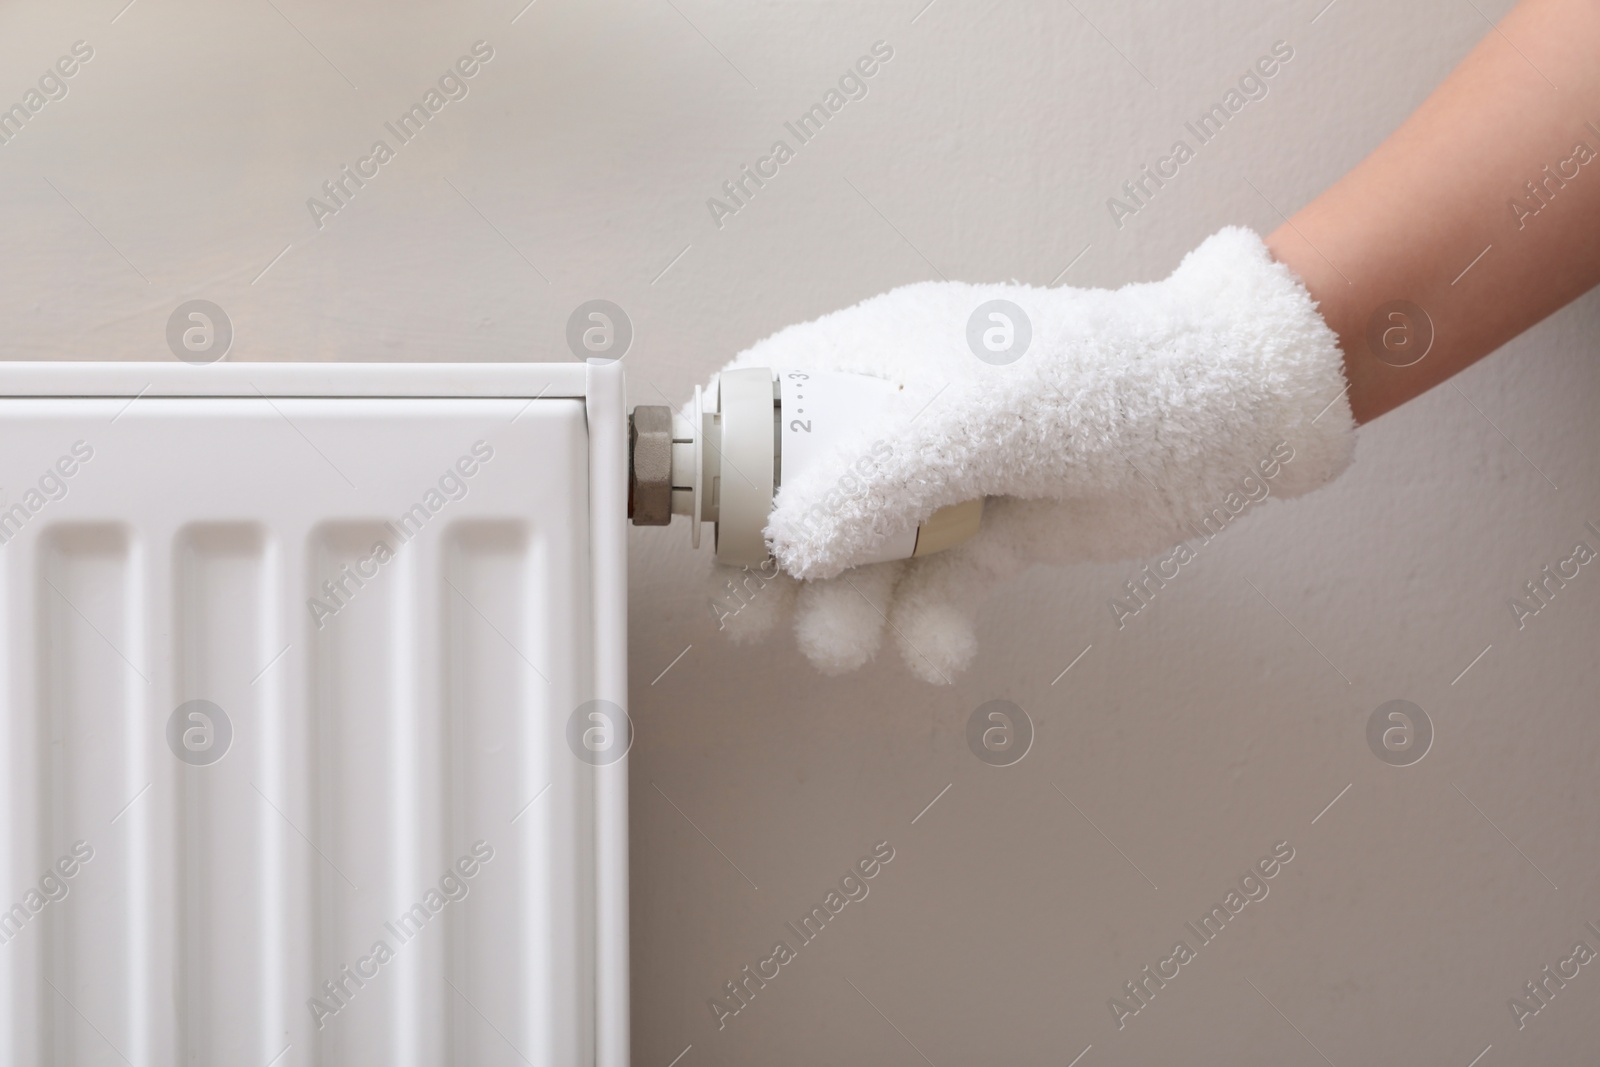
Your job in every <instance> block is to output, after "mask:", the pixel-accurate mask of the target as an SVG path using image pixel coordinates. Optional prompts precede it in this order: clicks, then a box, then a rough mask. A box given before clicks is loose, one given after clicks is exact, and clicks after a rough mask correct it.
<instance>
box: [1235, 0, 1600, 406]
mask: <svg viewBox="0 0 1600 1067" xmlns="http://www.w3.org/2000/svg"><path fill="white" fill-rule="evenodd" d="M1596 57H1600V4H1596V3H1594V2H1592V0H1523V2H1522V3H1521V4H1519V5H1518V6H1517V7H1516V8H1515V9H1513V10H1512V12H1511V13H1510V14H1509V15H1507V16H1506V18H1505V20H1504V21H1503V22H1501V24H1500V25H1499V26H1498V27H1497V28H1496V29H1495V30H1494V31H1493V32H1491V33H1489V34H1488V35H1487V36H1485V37H1484V39H1483V40H1482V41H1480V42H1479V43H1478V45H1477V46H1476V47H1475V48H1474V49H1473V50H1472V52H1471V53H1470V54H1469V55H1468V56H1467V58H1466V59H1464V60H1463V61H1462V62H1461V64H1460V65H1459V66H1458V67H1457V68H1456V69H1455V70H1454V71H1453V72H1452V73H1451V74H1450V76H1449V77H1448V78H1446V79H1445V81H1444V82H1443V83H1442V84H1441V85H1440V86H1439V87H1438V88H1437V89H1436V90H1434V92H1433V93H1432V94H1431V95H1430V96H1429V97H1428V98H1427V100H1425V101H1424V102H1423V103H1422V106H1421V107H1419V108H1417V110H1416V111H1415V112H1414V113H1413V114H1412V115H1411V116H1410V117H1409V118H1407V119H1406V121H1405V122H1404V123H1402V124H1401V126H1400V128H1399V129H1397V130H1396V131H1395V132H1394V133H1393V134H1391V135H1390V136H1389V137H1388V138H1387V139H1386V140H1385V141H1384V142H1383V143H1382V144H1380V145H1379V146H1378V147H1377V149H1375V150H1374V151H1373V152H1372V154H1371V155H1369V156H1368V157H1367V158H1366V159H1365V160H1363V161H1362V162H1361V163H1360V164H1358V165H1357V166H1356V167H1355V168H1354V169H1353V170H1351V171H1350V172H1349V173H1348V174H1346V175H1345V176H1344V177H1343V178H1341V179H1340V180H1339V181H1338V182H1336V183H1335V184H1334V185H1333V186H1332V187H1331V188H1329V189H1328V190H1327V191H1326V192H1324V193H1322V194H1321V195H1320V196H1318V197H1317V198H1316V199H1315V200H1313V201H1312V202H1311V203H1310V204H1308V205H1307V206H1306V207H1304V208H1303V209H1301V210H1300V211H1299V212H1297V213H1295V215H1294V216H1293V217H1292V218H1290V219H1289V220H1288V221H1287V222H1286V223H1285V224H1284V225H1282V226H1280V227H1278V229H1277V230H1275V231H1273V233H1272V234H1270V235H1269V236H1268V237H1267V239H1266V242H1267V247H1268V248H1269V249H1271V251H1272V253H1273V255H1274V257H1275V258H1277V259H1278V261H1279V262H1282V263H1284V264H1286V265H1288V267H1289V268H1290V269H1291V270H1293V271H1294V272H1295V274H1296V275H1298V276H1299V278H1300V280H1301V281H1302V282H1303V283H1304V284H1305V286H1306V288H1307V289H1308V290H1309V291H1310V293H1311V296H1312V298H1313V299H1315V300H1316V301H1317V304H1318V310H1320V311H1321V312H1322V316H1323V318H1324V319H1325V320H1326V321H1327V323H1328V325H1329V326H1330V327H1331V328H1332V329H1333V331H1334V333H1335V334H1337V335H1338V337H1339V343H1340V347H1341V348H1342V349H1343V351H1344V357H1345V358H1344V371H1345V377H1346V379H1347V380H1348V381H1349V384H1350V394H1349V399H1350V407H1351V411H1352V413H1353V414H1354V416H1355V420H1356V422H1357V423H1365V422H1370V421H1371V420H1373V419H1375V418H1377V417H1378V416H1379V415H1382V414H1383V413H1385V412H1387V411H1390V410H1392V409H1394V408H1395V407H1398V406H1399V405H1401V404H1403V403H1405V402H1406V401H1407V400H1410V399H1412V398H1413V397H1415V396H1418V395H1419V394H1421V393H1423V392H1426V391H1427V390H1428V389H1431V388H1433V387H1434V386H1435V385H1438V384H1440V383H1441V382H1443V381H1445V380H1446V379H1448V378H1450V377H1451V376H1452V375H1454V374H1456V373H1457V372H1459V371H1461V370H1463V369H1465V368H1466V367H1468V366H1470V365H1471V364H1472V363H1474V362H1476V361H1477V360H1479V359H1482V358H1483V357H1484V356H1486V355H1488V354H1489V353H1490V352H1493V351H1494V350H1495V349H1496V348H1499V347H1500V346H1501V345H1503V344H1504V343H1506V342H1507V341H1509V340H1510V339H1511V338H1513V337H1515V336H1517V335H1518V334H1520V333H1522V332H1523V331H1524V330H1526V329H1528V328H1529V327H1530V326H1532V325H1534V324H1535V323H1537V322H1538V321H1540V320H1541V319H1543V318H1544V317H1545V316H1547V315H1549V314H1551V313H1552V312H1554V311H1556V310H1557V309H1559V308H1561V307H1563V306H1564V305H1566V304H1568V303H1570V302H1571V301H1572V300H1574V299H1576V298H1577V297H1579V296H1581V295H1582V294H1583V293H1585V292H1587V291H1588V290H1590V289H1592V288H1593V287H1594V286H1595V285H1597V284H1600V60H1597V58H1596ZM1579 145H1582V146H1585V147H1586V149H1587V151H1586V152H1583V151H1578V150H1577V148H1578V146H1579ZM1580 156H1584V157H1586V160H1585V161H1584V162H1579V161H1578V157H1580ZM1546 168H1548V169H1546ZM1530 182H1531V183H1532V184H1533V186H1534V188H1535V189H1536V190H1538V198H1537V199H1536V198H1535V194H1534V193H1532V192H1530V191H1529V186H1528V184H1527V183H1530ZM1513 204H1521V205H1522V206H1523V210H1522V211H1517V210H1515V209H1514V208H1513V207H1512V205H1513ZM1486 249H1487V251H1485V250H1486ZM1480 254H1481V256H1482V258H1481V259H1477V258H1476V257H1478V256H1480ZM1475 259H1476V262H1474V260H1475ZM1469 264H1470V269H1468V267H1469ZM1396 300H1406V301H1410V302H1411V303H1413V304H1415V305H1417V306H1418V307H1420V308H1421V309H1422V310H1423V311H1424V312H1426V314H1427V316H1428V319H1429V320H1431V323H1432V331H1433V336H1432V346H1431V349H1430V350H1429V351H1428V354H1427V356H1426V357H1425V358H1423V359H1422V360H1421V361H1420V362H1418V363H1416V364H1414V365H1411V366H1406V367H1396V366H1393V365H1392V363H1393V362H1395V361H1396V359H1395V356H1394V355H1393V354H1391V355H1390V357H1389V359H1388V360H1387V361H1386V360H1385V359H1384V358H1380V355H1381V354H1380V353H1374V352H1373V351H1372V350H1371V348H1370V346H1369V343H1368V328H1369V324H1370V323H1371V321H1372V319H1373V316H1374V314H1375V313H1378V312H1379V310H1380V309H1381V308H1382V307H1383V306H1384V305H1385V304H1388V303H1390V302H1392V301H1396ZM1387 325H1389V323H1385V326H1387ZM1393 325H1394V326H1395V327H1397V329H1398V330H1399V331H1402V332H1397V333H1395V334H1393V335H1392V336H1394V337H1395V339H1396V341H1397V343H1399V344H1401V345H1403V344H1405V343H1411V342H1414V341H1415V340H1416V339H1417V336H1418V335H1413V336H1412V337H1410V338H1407V337H1405V336H1404V333H1403V331H1405V330H1408V329H1412V330H1419V331H1420V330H1423V329H1425V328H1426V327H1425V325H1424V324H1423V323H1411V322H1406V321H1404V320H1403V319H1395V320H1393ZM1380 334H1381V330H1380Z"/></svg>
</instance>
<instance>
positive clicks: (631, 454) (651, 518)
mask: <svg viewBox="0 0 1600 1067" xmlns="http://www.w3.org/2000/svg"><path fill="white" fill-rule="evenodd" d="M628 514H629V515H630V516H632V518H633V524H634V525H635V526H667V525H669V524H670V523H671V522H672V409H671V408H669V407H667V406H666V405H664V404H640V405H639V406H638V407H636V408H634V409H633V413H632V414H631V415H629V416H628Z"/></svg>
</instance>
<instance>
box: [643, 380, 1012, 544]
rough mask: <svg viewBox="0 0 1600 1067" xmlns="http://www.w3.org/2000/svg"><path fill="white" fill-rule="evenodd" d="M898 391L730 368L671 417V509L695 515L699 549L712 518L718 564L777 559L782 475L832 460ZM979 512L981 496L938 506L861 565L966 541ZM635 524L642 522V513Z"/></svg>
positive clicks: (867, 456)
mask: <svg viewBox="0 0 1600 1067" xmlns="http://www.w3.org/2000/svg"><path fill="white" fill-rule="evenodd" d="M896 391H897V387H896V386H895V385H894V383H892V382H888V381H885V380H884V379H882V378H873V377H869V376H866V375H859V374H841V373H838V372H834V371H790V370H781V369H780V370H773V369H771V368H767V367H746V368H740V369H738V370H731V371H724V372H723V373H722V374H721V375H720V376H719V377H718V379H717V381H716V382H714V383H713V384H712V386H711V388H710V390H709V391H708V392H704V393H702V392H701V390H700V389H699V388H696V389H695V393H694V400H693V402H692V404H691V405H690V407H689V408H688V410H687V411H685V412H683V413H680V414H673V415H672V417H671V423H672V431H671V455H672V460H671V498H672V503H671V514H673V515H687V516H689V520H690V530H691V537H692V539H693V543H694V545H695V547H697V548H698V547H699V544H700V526H701V524H702V523H706V522H710V523H713V524H715V527H716V534H715V538H716V540H715V544H716V553H717V560H718V562H721V563H724V564H729V565H732V566H759V565H760V564H762V563H764V562H765V561H766V560H767V559H768V558H769V556H770V552H769V551H768V549H767V543H766V538H765V536H764V534H763V531H764V530H765V529H766V526H767V518H768V516H770V515H771V513H772V506H773V501H774V499H775V498H776V496H777V492H778V489H779V488H780V487H781V486H782V485H783V483H784V480H785V479H792V478H794V477H796V476H797V475H798V474H799V473H800V472H801V471H803V470H805V469H807V468H808V467H810V466H811V465H812V464H814V463H816V462H817V461H819V460H820V459H822V458H823V457H825V456H827V455H828V454H829V453H830V452H832V451H833V449H834V447H835V445H836V444H837V443H838V442H839V441H840V440H842V439H844V438H845V437H846V436H847V435H851V434H853V433H854V432H855V431H856V429H857V427H859V426H861V425H863V424H870V423H872V422H874V421H876V420H878V419H880V418H881V416H882V415H883V413H884V411H885V410H886V409H887V408H888V406H889V404H890V402H891V401H892V400H893V398H894V395H895V393H896ZM640 410H641V409H635V412H636V419H637V413H638V412H639V411H640ZM664 414H665V412H664V411H663V412H662V415H663V416H664ZM663 421H664V419H663ZM662 436H663V437H664V436H665V435H662ZM888 448H889V444H888V443H887V442H878V443H877V444H876V445H874V446H869V447H868V449H867V451H866V452H865V453H864V454H863V456H862V462H863V463H867V464H870V463H872V462H873V459H874V456H875V455H877V450H887V449H888ZM663 518H665V516H663ZM982 518H983V501H982V500H969V501H967V502H965V503H962V504H954V505H951V506H950V507H946V508H941V509H939V510H938V511H936V512H934V514H933V515H932V516H931V517H929V519H928V520H927V521H926V522H924V523H923V524H922V525H921V526H919V527H917V528H916V529H914V530H907V531H906V532H905V533H903V534H901V535H899V536H898V537H894V538H891V539H890V540H889V541H887V542H885V543H884V544H882V545H880V546H878V548H877V550H876V551H875V552H874V553H873V554H872V555H871V556H870V557H869V558H868V559H865V560H863V561H862V562H864V563H881V562H884V561H887V560H894V559H910V558H912V557H916V556H926V555H929V554H931V553H934V552H938V551H940V550H942V549H945V548H949V547H951V546H953V545H957V544H960V543H961V542H962V541H965V540H966V539H967V538H969V537H971V536H972V535H973V534H975V533H977V531H978V526H979V524H980V522H981V520H982ZM644 521H647V522H651V523H655V524H659V522H660V521H661V520H660V519H653V520H644ZM669 521H670V520H669ZM635 522H641V520H640V518H639V516H638V515H636V516H635Z"/></svg>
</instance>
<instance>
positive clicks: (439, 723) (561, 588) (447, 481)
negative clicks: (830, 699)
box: [0, 368, 626, 1067]
mask: <svg viewBox="0 0 1600 1067" xmlns="http://www.w3.org/2000/svg"><path fill="white" fill-rule="evenodd" d="M211 369H215V370H230V371H231V370H235V369H236V368H211ZM242 391H243V390H241V392H242ZM502 391H505V390H502ZM509 391H513V392H514V391H515V390H509ZM619 399H620V398H619ZM587 407H588V408H589V409H591V410H589V411H586V404H585V402H584V401H583V400H580V399H577V398H550V397H542V398H539V399H536V400H535V399H533V398H532V394H531V393H530V396H529V397H527V398H521V397H500V396H494V397H488V396H485V397H472V398H398V397H384V396H372V397H346V398H335V397H314V396H312V397H307V396H276V397H271V398H268V397H267V396H265V395H257V396H248V397H247V396H233V397H210V398H205V399H199V398H184V397H179V396H171V397H156V396H149V395H146V396H142V397H138V398H137V399H135V398H134V397H131V396H130V397H103V398H92V397H71V398H68V397H60V398H51V397H45V396H37V397H31V398H26V399H22V398H11V399H0V426H3V427H4V432H5V436H6V441H7V449H6V451H5V454H4V455H3V456H0V487H4V489H5V492H6V497H5V499H4V502H3V503H0V512H3V511H4V509H7V508H10V507H12V506H13V505H16V504H18V503H21V504H22V508H23V511H22V513H21V518H20V520H19V517H18V513H16V512H11V513H10V515H11V520H10V521H9V522H4V520H3V517H0V533H3V535H4V539H5V543H4V545H3V547H0V592H3V595H4V611H3V619H0V627H3V639H0V669H3V684H0V700H3V702H4V713H5V714H4V717H3V723H4V730H3V731H0V734H3V736H0V746H3V749H0V751H3V758H4V760H5V766H6V768H7V772H8V773H7V777H6V784H5V787H4V790H3V796H0V809H3V810H0V816H3V820H0V894H4V897H3V898H0V907H3V908H10V907H12V905H13V904H14V903H15V904H20V906H21V912H20V913H15V912H14V913H13V917H12V920H11V927H14V929H10V928H8V927H7V926H6V925H5V922H4V920H3V919H0V938H3V943H0V1013H3V1014H0V1028H3V1029H0V1062H4V1063H15V1064H33V1063H44V1062H49V1063H59V1064H100V1063H108V1064H109V1063H124V1062H126V1063H133V1064H141V1065H142V1064H173V1063H183V1064H191V1063H192V1064H233V1063H238V1064H253V1065H257V1067H260V1065H264V1064H268V1063H274V1064H275V1065H289V1064H338V1065H341V1067H344V1065H362V1064H385V1065H389V1064H430V1065H431V1064H442V1063H461V1064H467V1063H471V1064H502V1063H504V1064H513V1063H535V1064H578V1063H585V1064H587V1063H595V1062H606V1063H621V1062H625V1055H626V1033H625V1029H622V1028H621V1027H619V1026H618V1025H617V1024H618V1019H619V1017H620V1018H621V1020H622V1021H624V1022H625V1012H626V1001H625V988H626V987H625V981H626V974H625V970H624V972H623V974H622V975H621V976H620V977H621V980H622V983H623V984H622V985H621V989H622V996H621V998H620V1002H619V997H618V996H617V992H616V990H617V988H618V986H617V978H618V977H619V976H618V975H616V974H615V970H616V968H615V959H616V955H615V946H616V945H617V944H619V943H620V944H621V945H623V946H625V944H626V930H625V927H624V928H622V929H621V930H618V929H616V919H617V914H618V910H619V909H618V906H617V905H618V901H619V899H620V901H621V902H622V905H623V907H622V917H623V919H624V921H625V914H626V913H625V899H626V898H625V893H624V891H623V890H622V889H620V888H619V887H618V886H617V885H616V880H617V879H616V871H617V866H616V861H615V857H616V855H617V847H618V841H617V840H616V839H617V837H618V836H619V835H618V833H617V829H618V827H617V823H616V820H615V813H616V812H617V810H618V808H617V800H618V797H619V796H621V797H624V798H625V793H619V792H618V786H619V784H620V783H619V782H618V781H617V779H618V777H619V776H620V775H621V774H625V766H626V764H625V762H623V763H622V764H619V765H617V766H614V767H598V768H597V767H594V766H591V765H589V764H587V763H585V762H583V761H580V760H579V759H578V758H576V757H575V756H574V755H573V754H572V753H571V752H570V751H569V750H568V748H567V742H566V727H567V717H568V715H569V714H570V713H571V711H572V710H573V709H574V708H576V707H577V706H578V705H579V704H581V703H583V702H584V701H586V700H589V699H593V698H595V697H597V696H603V697H606V698H607V699H618V698H620V697H621V696H622V692H621V690H620V682H617V681H615V680H610V681H609V682H608V679H607V678H606V677H605V674H606V669H605V668H604V667H602V666H601V661H605V662H607V663H613V664H614V663H615V662H616V657H617V653H618V651H619V649H620V644H621V640H622V637H621V633H620V629H621V627H620V622H621V620H620V618H618V617H616V616H617V613H616V612H615V611H614V610H613V609H612V607H611V606H609V605H608V604H607V603H606V602H604V600H603V598H602V606H601V607H600V608H598V609H597V608H596V603H597V590H596V582H595V573H596V572H595V557H596V554H597V552H596V549H595V547H594V546H595V544H596V541H597V538H598V540H599V541H600V543H602V544H608V545H611V546H612V547H615V546H616V545H618V544H620V526H621V523H622V521H623V516H622V515H621V514H619V515H618V516H617V517H616V520H615V522H614V523H612V522H611V520H610V519H609V518H608V519H606V520H605V523H604V525H607V526H615V527H617V529H608V530H602V531H597V530H596V529H594V528H593V527H594V524H593V523H592V521H591V519H592V516H591V509H590V495H591V486H592V484H593V482H594V471H593V470H592V458H591V441H590V432H591V426H590V423H591V421H592V419H593V415H592V409H593V407H594V403H593V400H592V399H591V400H590V402H589V404H588V405H587ZM619 407H620V405H619ZM617 414H618V415H619V416H620V411H618V412H617ZM616 422H617V424H620V417H619V418H618V419H617V420H616ZM80 442H81V444H80ZM75 447H77V448H78V454H79V455H80V456H81V455H82V453H84V452H85V451H91V450H92V454H91V455H90V456H89V458H87V459H82V458H80V459H78V460H77V461H76V462H71V461H70V460H71V459H72V457H73V456H74V451H73V450H74V448H75ZM63 457H66V458H67V459H68V460H69V462H65V463H61V462H60V461H61V460H62V459H63ZM58 463H59V464H60V465H59V466H58ZM69 467H71V468H75V469H74V470H73V473H72V474H71V475H70V476H66V475H60V476H58V477H55V478H51V477H49V476H48V475H49V472H51V471H60V470H64V469H66V468H69ZM469 470H470V471H471V473H470V474H469V473H466V472H467V471H469ZM41 477H44V478H45V485H44V488H40V485H41V482H40V479H41ZM30 488H32V489H37V490H38V498H39V499H40V500H42V501H43V503H42V504H41V505H40V506H39V507H37V508H33V507H31V506H30V505H31V503H37V502H38V501H31V502H30V500H29V499H27V498H26V497H25V495H24V494H25V493H26V492H27V491H28V489H30ZM606 551H607V552H608V553H609V552H610V550H609V549H607V550H606ZM610 554H611V555H612V556H613V557H614V556H615V555H617V554H616V553H610ZM605 566H606V567H611V566H614V564H613V563H612V562H611V561H609V560H608V561H607V562H606V563H605ZM602 584H604V585H606V586H607V587H608V588H613V587H615V576H614V575H613V576H610V577H608V579H607V581H606V582H605V583H602ZM612 603H614V602H612ZM608 632H609V633H614V635H615V636H614V640H611V641H610V642H609V643H608V642H607V641H606V640H604V639H603V637H604V635H605V634H607V633H608ZM597 641H598V642H600V643H602V644H607V646H608V647H606V648H605V649H604V650H603V651H604V655H597V651H599V650H597ZM611 646H615V647H611ZM613 673H614V671H613ZM215 709H221V711H220V712H216V710H215ZM175 716H176V718H177V722H178V725H177V726H174V725H173V720H174V717H175ZM197 716H198V717H197ZM224 740H225V743H224ZM219 748H221V749H222V754H221V755H220V758H217V757H216V756H215V753H216V752H217V751H218V749H219ZM607 775H610V776H611V777H610V779H609V780H608V779H607V777H606V776H607ZM623 803H624V804H625V799H624V800H623ZM623 810H625V808H624V809H623ZM597 812H601V813H602V814H599V815H597ZM604 812H609V813H611V814H610V815H606V814H603V813H604ZM79 842H81V844H77V843H79ZM75 846H76V847H77V848H78V850H79V852H80V853H87V852H88V851H89V850H92V856H90V857H89V858H87V859H86V860H79V861H77V862H76V863H74V861H73V859H72V857H73V849H74V847H75ZM622 847H623V848H624V849H625V841H624V842H623V843H622ZM608 855H609V856H610V857H612V859H611V860H610V861H609V862H610V866H609V867H607V862H608V861H607V860H606V858H605V857H607V856H608ZM622 856H623V858H624V859H625V851H624V852H623V853H622ZM58 862H60V863H61V864H62V866H61V868H60V869H61V870H66V869H69V868H71V869H72V874H71V875H70V876H68V875H64V874H60V873H56V874H48V875H47V874H46V872H47V871H56V867H55V865H56V864H57V863H58ZM623 874H624V877H625V867H624V868H623ZM42 879H43V880H44V886H43V890H41V893H40V899H43V900H44V903H43V904H42V905H41V906H39V907H37V909H33V908H30V906H29V904H30V898H29V897H28V893H29V892H30V887H32V888H36V889H37V888H39V887H40V886H41V880H42ZM602 883H606V884H602ZM45 891H48V892H45ZM51 894H54V895H60V896H61V899H59V900H49V899H47V898H48V895H51ZM34 902H35V903H36V902H37V901H34ZM608 923H609V924H610V927H609V928H607V924H608ZM619 939H620V940H619ZM380 946H382V948H380ZM608 946H609V947H608ZM602 958H609V959H610V961H611V962H610V963H608V964H605V965H602V963H601V962H600V961H601V959H602ZM607 971H609V972H610V973H606V972H607ZM608 988H609V992H608Z"/></svg>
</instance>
